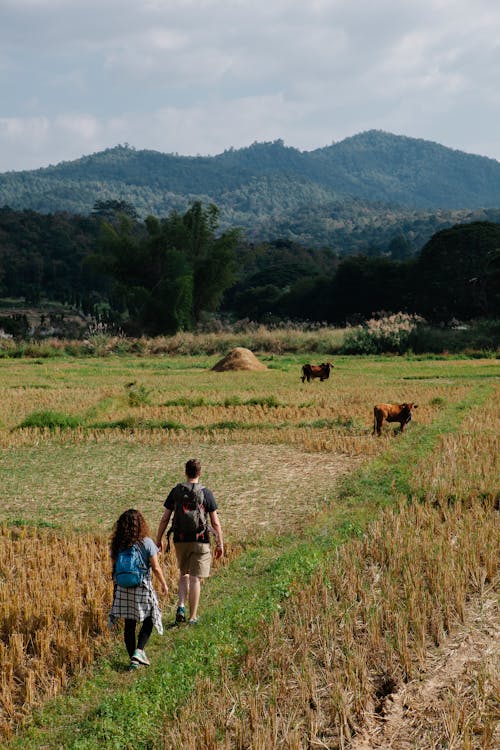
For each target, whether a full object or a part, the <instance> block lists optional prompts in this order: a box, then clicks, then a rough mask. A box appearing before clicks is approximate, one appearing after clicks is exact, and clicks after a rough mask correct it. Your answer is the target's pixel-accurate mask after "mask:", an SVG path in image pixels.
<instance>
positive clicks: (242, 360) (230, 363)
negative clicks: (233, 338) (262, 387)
mask: <svg viewBox="0 0 500 750" xmlns="http://www.w3.org/2000/svg"><path fill="white" fill-rule="evenodd" d="M212 370H214V371H215V372H226V371H228V370H253V371H256V370H267V365H264V364H263V363H262V362H259V360H258V359H257V357H256V356H255V354H254V353H253V352H251V351H250V349H244V348H243V347H241V346H238V347H236V349H231V351H230V352H229V354H226V356H225V357H224V358H223V359H221V360H220V361H219V362H217V364H215V365H214V366H213V367H212Z"/></svg>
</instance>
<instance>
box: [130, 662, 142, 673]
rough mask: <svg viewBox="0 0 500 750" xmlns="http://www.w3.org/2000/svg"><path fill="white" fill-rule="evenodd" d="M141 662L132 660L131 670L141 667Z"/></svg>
mask: <svg viewBox="0 0 500 750" xmlns="http://www.w3.org/2000/svg"><path fill="white" fill-rule="evenodd" d="M140 666H141V665H140V664H139V662H138V661H131V662H130V664H129V667H128V671H129V672H135V670H136V669H140Z"/></svg>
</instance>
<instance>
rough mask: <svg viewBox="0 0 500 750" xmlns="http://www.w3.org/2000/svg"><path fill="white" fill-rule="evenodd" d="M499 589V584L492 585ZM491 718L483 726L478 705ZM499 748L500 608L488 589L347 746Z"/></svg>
mask: <svg viewBox="0 0 500 750" xmlns="http://www.w3.org/2000/svg"><path fill="white" fill-rule="evenodd" d="M497 591H498V589H497ZM486 705H487V706H488V714H489V715H490V717H491V716H493V717H495V718H496V723H494V724H493V725H492V724H491V723H490V724H489V726H484V725H483V721H482V716H481V713H482V709H484V708H485V706H486ZM382 748H383V750H389V748H394V750H434V749H436V750H437V749H438V748H446V749H447V750H462V749H464V748H470V750H472V749H473V748H481V750H488V749H489V750H498V748H500V608H499V599H498V594H495V592H494V591H492V592H491V593H490V594H489V595H488V596H486V597H483V599H482V600H481V601H479V600H477V601H475V602H473V603H472V604H471V606H470V607H469V608H468V610H467V618H466V622H465V624H464V625H461V626H460V627H458V628H457V629H456V630H455V631H454V632H453V634H452V635H451V636H450V637H449V638H447V640H446V641H445V642H444V643H443V644H442V645H441V646H440V647H439V648H435V649H433V650H431V651H430V652H429V655H428V659H427V667H426V670H425V671H424V672H423V673H422V674H421V675H420V676H419V678H418V679H415V680H412V681H411V682H409V683H408V684H406V685H404V687H402V688H401V689H400V690H398V691H397V692H395V693H392V694H391V695H389V696H387V697H386V698H385V701H384V705H383V706H382V707H381V709H379V710H378V711H377V712H376V713H375V712H374V713H373V714H372V715H370V716H369V717H368V718H367V726H366V730H365V731H364V733H363V734H362V735H361V736H359V737H357V738H356V739H355V740H354V741H353V743H352V744H351V745H350V750H381V749H382Z"/></svg>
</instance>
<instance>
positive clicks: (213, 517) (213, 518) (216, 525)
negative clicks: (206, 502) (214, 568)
mask: <svg viewBox="0 0 500 750" xmlns="http://www.w3.org/2000/svg"><path fill="white" fill-rule="evenodd" d="M210 523H211V524H212V528H213V530H214V531H215V536H216V537H217V546H216V547H215V557H216V558H217V559H218V558H219V557H222V555H223V554H224V540H223V538H222V526H221V525H220V521H219V516H218V515H217V511H216V510H212V511H211V513H210Z"/></svg>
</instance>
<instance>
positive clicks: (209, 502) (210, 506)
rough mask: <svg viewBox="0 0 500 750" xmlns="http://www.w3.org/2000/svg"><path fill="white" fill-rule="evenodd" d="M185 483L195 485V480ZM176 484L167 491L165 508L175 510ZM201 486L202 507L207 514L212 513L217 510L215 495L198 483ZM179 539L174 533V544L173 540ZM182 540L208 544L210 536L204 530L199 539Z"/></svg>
mask: <svg viewBox="0 0 500 750" xmlns="http://www.w3.org/2000/svg"><path fill="white" fill-rule="evenodd" d="M186 484H190V485H191V487H196V485H197V482H194V483H193V482H186ZM177 486H178V485H176V486H175V487H173V488H172V489H171V490H170V492H169V493H168V497H167V499H166V500H165V502H164V503H163V505H164V506H165V508H167V509H168V510H171V511H175V496H176V490H177ZM199 486H200V487H201V491H202V493H203V507H204V508H205V512H206V514H207V516H208V514H209V513H212V512H213V511H214V510H217V503H216V502H215V497H214V496H213V492H212V491H211V490H209V489H208V487H203V486H202V485H199ZM178 541H179V540H178V539H177V538H176V535H175V533H174V544H175V542H178ZM182 541H183V542H188V541H190V542H201V543H202V544H209V542H210V538H209V535H208V531H205V533H204V534H203V536H202V537H201V538H200V539H195V538H193V539H183V540H182Z"/></svg>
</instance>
